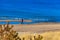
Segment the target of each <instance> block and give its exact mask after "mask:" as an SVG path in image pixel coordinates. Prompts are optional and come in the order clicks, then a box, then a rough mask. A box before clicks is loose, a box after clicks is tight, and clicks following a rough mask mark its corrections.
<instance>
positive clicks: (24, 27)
mask: <svg viewBox="0 0 60 40" xmlns="http://www.w3.org/2000/svg"><path fill="white" fill-rule="evenodd" d="M13 29H14V30H16V31H17V32H39V33H40V32H46V31H59V30H60V23H42V24H15V25H14V28H13Z"/></svg>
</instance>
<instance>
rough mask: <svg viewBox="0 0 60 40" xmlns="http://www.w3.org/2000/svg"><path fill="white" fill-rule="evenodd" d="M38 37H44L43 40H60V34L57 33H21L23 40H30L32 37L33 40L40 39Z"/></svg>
mask: <svg viewBox="0 0 60 40" xmlns="http://www.w3.org/2000/svg"><path fill="white" fill-rule="evenodd" d="M38 35H41V36H43V39H42V40H60V32H59V31H58V32H57V31H56V32H45V33H42V34H39V33H29V32H27V33H19V37H20V38H21V39H22V38H23V37H24V38H25V40H29V38H30V37H32V40H34V38H33V36H36V38H37V37H38Z"/></svg>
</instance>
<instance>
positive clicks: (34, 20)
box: [0, 16, 60, 24]
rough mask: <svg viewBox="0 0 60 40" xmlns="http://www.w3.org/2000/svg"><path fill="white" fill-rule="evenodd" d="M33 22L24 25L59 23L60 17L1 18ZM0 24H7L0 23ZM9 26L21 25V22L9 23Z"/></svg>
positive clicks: (2, 17)
mask: <svg viewBox="0 0 60 40" xmlns="http://www.w3.org/2000/svg"><path fill="white" fill-rule="evenodd" d="M22 19H23V20H31V21H32V22H23V24H34V23H42V22H54V23H57V22H58V23H59V22H60V19H59V16H30V17H25V16H24V17H20V16H0V20H22ZM0 24H7V22H0ZM9 24H21V22H9Z"/></svg>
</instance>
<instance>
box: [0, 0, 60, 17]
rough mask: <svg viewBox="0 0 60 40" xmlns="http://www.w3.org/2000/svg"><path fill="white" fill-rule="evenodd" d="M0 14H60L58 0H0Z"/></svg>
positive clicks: (28, 15)
mask: <svg viewBox="0 0 60 40" xmlns="http://www.w3.org/2000/svg"><path fill="white" fill-rule="evenodd" d="M0 16H21V17H31V16H60V0H0Z"/></svg>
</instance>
